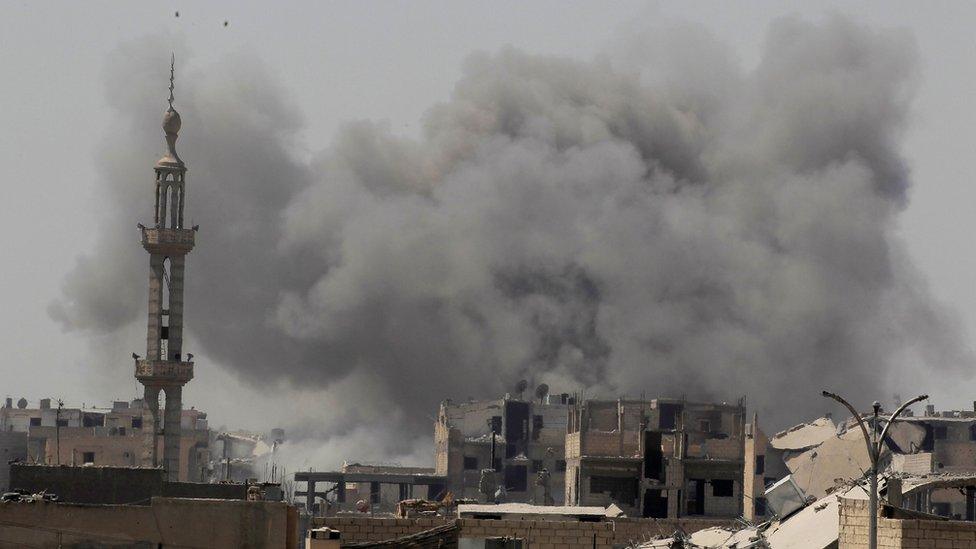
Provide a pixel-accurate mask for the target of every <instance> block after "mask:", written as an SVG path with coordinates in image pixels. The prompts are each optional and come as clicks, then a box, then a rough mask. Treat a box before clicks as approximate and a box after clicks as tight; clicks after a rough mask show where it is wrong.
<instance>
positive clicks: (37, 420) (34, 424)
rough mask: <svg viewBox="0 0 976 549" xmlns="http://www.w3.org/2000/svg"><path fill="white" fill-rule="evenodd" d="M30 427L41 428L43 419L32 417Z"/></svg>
mask: <svg viewBox="0 0 976 549" xmlns="http://www.w3.org/2000/svg"><path fill="white" fill-rule="evenodd" d="M30 426H31V427H40V426H41V418H39V417H32V418H30Z"/></svg>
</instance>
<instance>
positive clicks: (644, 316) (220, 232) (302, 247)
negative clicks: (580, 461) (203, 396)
mask: <svg viewBox="0 0 976 549" xmlns="http://www.w3.org/2000/svg"><path fill="white" fill-rule="evenodd" d="M915 56H916V53H915V48H914V44H913V42H912V39H911V37H910V36H908V35H907V34H905V33H903V32H889V31H883V32H878V31H873V30H870V29H866V28H863V27H861V26H858V25H856V24H854V23H852V22H850V21H847V20H845V19H843V18H840V17H834V18H829V19H827V20H826V21H824V22H822V23H817V24H813V23H809V22H804V21H800V20H795V19H784V20H780V21H777V22H775V23H774V24H773V25H772V26H771V28H770V30H769V33H768V37H767V40H766V43H765V46H764V48H763V51H762V55H761V60H760V62H759V64H758V66H757V67H755V68H754V69H751V70H743V69H741V68H739V66H738V65H737V63H736V61H735V60H734V59H732V58H731V57H730V56H729V54H728V53H727V48H725V47H724V45H722V44H720V43H718V42H717V41H716V40H715V39H714V38H712V37H710V36H708V35H707V33H704V32H703V31H701V30H700V29H692V30H691V32H682V33H679V34H678V35H677V36H676V37H671V38H667V37H665V38H662V37H661V36H655V37H654V39H653V40H639V41H636V42H634V43H632V44H630V45H629V46H628V47H626V48H623V49H622V53H621V55H617V56H612V57H609V58H607V59H601V60H598V61H593V62H583V61H577V60H573V59H565V58H558V57H543V56H536V55H530V54H527V53H523V52H520V51H517V50H513V49H505V50H502V51H500V52H498V53H495V54H476V55H472V56H470V57H469V58H468V60H467V61H466V63H465V66H464V71H463V76H462V78H461V79H460V81H459V82H458V83H457V85H456V88H455V89H454V92H453V94H452V96H451V98H450V100H449V101H447V102H446V103H443V104H438V105H435V106H434V107H432V108H431V109H430V111H429V112H428V114H427V116H426V125H425V131H424V133H423V135H422V136H421V137H420V138H419V139H413V138H406V137H402V136H399V135H397V134H395V133H394V132H392V131H391V130H390V128H388V127H387V126H385V125H383V124H379V123H374V122H368V121H360V122H352V123H349V124H347V125H346V126H345V127H343V128H342V129H341V130H340V131H339V132H338V134H337V135H336V137H335V141H334V143H333V144H332V145H331V146H330V147H329V148H328V149H326V150H325V151H323V152H322V153H321V154H319V155H318V156H316V157H315V158H314V159H313V160H312V161H310V162H305V161H303V160H301V159H299V158H298V157H297V156H296V155H295V154H294V153H293V151H295V150H296V149H297V147H296V142H297V140H298V136H299V135H300V132H301V120H302V117H301V115H300V114H299V113H298V112H297V111H296V110H295V109H294V108H293V107H292V106H291V104H290V100H289V98H288V96H287V94H286V93H285V92H284V91H283V90H281V89H279V88H277V87H276V86H274V85H273V84H271V83H269V82H273V81H274V78H273V77H272V76H269V74H268V72H269V71H267V70H266V69H265V68H263V67H261V66H260V65H259V64H255V61H254V59H253V58H252V57H247V58H244V57H241V58H237V59H228V60H225V61H223V62H221V63H220V64H219V65H215V66H213V67H206V68H205V70H197V71H193V72H192V74H188V75H186V76H183V77H181V81H180V84H179V86H178V90H179V94H178V98H177V105H178V107H179V109H180V110H181V112H182V115H183V120H184V129H183V132H182V133H183V135H182V137H181V141H180V145H179V148H180V150H181V151H182V155H183V157H184V158H185V159H186V160H187V162H188V164H189V166H190V175H189V182H190V183H189V191H188V194H189V212H190V215H191V216H193V217H194V218H195V220H196V221H197V222H199V223H200V224H201V226H202V228H201V231H200V233H199V245H198V248H197V250H195V251H194V253H193V254H192V255H191V257H190V259H189V263H188V274H187V276H188V284H189V286H188V289H187V294H188V295H187V303H188V305H187V314H188V315H189V318H190V320H189V325H190V330H191V331H192V332H193V333H194V334H195V337H196V340H197V341H198V342H199V343H198V344H199V345H202V346H203V350H204V351H205V352H206V354H207V356H209V357H212V358H213V359H214V360H216V361H218V362H219V363H220V364H221V365H223V366H224V367H226V368H229V369H231V370H233V371H234V372H237V373H238V374H239V375H240V376H242V377H243V378H245V379H246V380H248V381H250V382H254V383H261V382H266V381H267V380H269V379H278V380H284V381H285V382H287V383H288V384H290V385H291V386H293V387H295V388H299V387H300V388H301V391H300V392H301V393H302V394H304V395H308V394H315V393H316V392H318V391H321V394H324V395H327V396H328V398H329V399H330V400H329V410H330V414H329V416H330V417H329V419H328V420H327V421H325V422H324V423H322V424H321V425H320V426H318V427H316V426H306V427H304V428H302V431H301V432H302V434H303V436H308V437H347V438H348V439H349V440H353V441H360V442H361V441H362V439H363V436H364V435H363V433H369V432H371V431H369V426H370V425H373V424H375V423H374V422H378V421H380V420H384V421H385V424H386V425H387V426H386V427H384V428H383V429H382V430H378V431H374V432H377V433H382V436H383V437H384V442H383V443H382V444H381V446H382V447H383V448H385V449H386V450H385V451H387V452H389V453H390V454H394V453H396V452H401V451H409V447H410V444H411V443H410V441H411V440H412V439H413V438H414V437H416V436H417V435H425V436H429V431H430V425H429V420H428V419H427V418H428V416H429V415H430V414H432V413H433V411H434V410H435V408H436V405H437V402H438V401H439V400H441V399H442V398H446V397H453V398H464V397H467V396H476V397H479V396H491V395H497V394H499V393H501V392H505V391H509V390H511V387H512V386H513V384H514V382H515V381H517V380H518V379H520V378H527V379H530V380H532V381H533V382H534V383H541V382H546V383H548V384H549V385H550V386H552V387H553V388H554V389H558V390H570V391H571V390H576V389H579V388H586V389H587V390H588V391H589V392H590V393H599V394H603V395H605V396H615V395H617V394H619V393H628V394H631V395H636V394H637V393H639V392H640V391H645V392H646V393H647V394H648V395H649V396H656V395H661V396H678V395H687V396H689V397H696V398H715V399H722V400H731V399H734V398H736V397H737V396H739V395H747V396H748V398H749V400H750V403H751V404H754V405H755V406H756V409H758V410H759V411H760V413H765V414H768V415H769V416H772V417H774V418H775V419H776V421H778V422H780V423H784V422H791V421H799V420H802V419H804V417H805V416H806V415H808V414H813V413H819V412H820V411H822V410H823V409H824V405H823V403H822V401H821V398H820V396H819V390H820V388H822V387H836V388H838V390H843V391H845V392H847V393H849V394H852V395H859V396H864V397H865V398H869V397H867V396H865V395H870V394H876V393H877V389H876V388H877V387H879V386H880V387H882V388H883V390H885V391H890V390H898V389H900V388H902V387H904V386H906V385H903V384H902V383H903V382H908V381H911V380H915V381H917V380H918V374H915V375H916V377H914V378H913V377H911V376H912V375H913V374H911V372H912V371H916V372H917V371H919V370H918V368H917V366H918V363H922V364H924V365H925V366H924V371H926V372H936V373H950V372H959V371H961V370H963V369H964V368H966V367H968V366H969V365H971V364H972V359H971V356H970V355H969V353H968V350H966V349H965V348H964V347H963V346H962V345H961V344H960V342H959V339H958V330H957V328H956V326H955V324H954V323H953V322H952V321H951V320H947V319H946V315H945V314H944V313H943V312H942V311H941V310H940V309H939V307H937V306H935V305H934V304H933V303H932V300H931V299H930V298H929V296H928V295H927V291H926V289H925V284H924V282H923V281H921V280H920V279H919V277H918V275H917V273H916V272H915V271H914V269H913V268H912V266H911V264H910V262H909V261H908V260H907V259H906V258H905V250H904V246H903V244H902V243H901V242H900V241H899V239H898V238H897V236H896V234H895V229H896V222H897V216H898V213H899V211H900V210H902V209H903V208H904V206H905V204H906V201H907V192H908V189H909V183H910V178H909V170H908V168H907V166H906V164H905V161H904V159H903V157H902V155H901V153H900V151H899V141H900V136H901V134H902V132H903V131H904V128H905V123H906V117H907V115H908V112H909V105H910V102H911V99H912V93H913V90H914V87H915V83H916V60H915ZM164 57H165V56H164V55H163V53H161V52H156V51H152V52H150V51H147V50H146V49H145V48H143V47H141V46H131V47H126V48H123V49H122V50H121V51H120V53H119V54H118V58H117V59H114V60H113V62H112V63H111V64H110V65H111V66H112V68H111V69H110V71H109V74H108V78H107V80H108V89H109V98H110V100H111V102H112V104H113V105H114V106H115V107H116V108H117V114H118V120H117V123H116V125H115V128H114V129H113V131H112V132H111V133H110V134H109V136H108V137H107V138H106V141H105V144H104V146H103V153H102V154H101V157H102V160H103V162H102V165H103V166H104V167H105V173H104V176H105V178H104V180H105V186H104V188H103V191H102V193H101V194H102V196H105V197H108V198H109V205H108V206H107V207H106V210H105V212H104V223H103V231H102V234H103V238H102V239H101V240H100V242H99V246H98V248H97V249H96V250H95V251H94V252H93V253H92V254H91V255H89V256H85V257H83V258H82V259H81V260H80V261H79V263H78V265H77V267H76V268H75V269H74V271H72V272H71V273H70V275H69V276H68V277H67V279H66V283H65V287H64V296H63V297H62V298H61V299H60V300H59V301H57V302H56V303H55V304H54V305H52V315H53V316H54V317H55V318H57V319H59V320H61V321H62V322H63V323H64V325H65V326H66V327H68V328H70V329H78V330H89V331H91V332H95V333H100V334H105V333H113V332H120V331H121V330H122V328H123V327H125V326H128V325H132V323H137V324H138V323H141V322H142V321H143V320H142V317H141V315H142V314H143V311H144V307H145V305H144V303H143V302H144V300H145V299H144V292H145V281H144V278H145V270H146V269H145V263H146V258H145V257H144V253H143V252H142V251H141V250H140V249H139V247H138V245H137V244H136V242H135V230H134V224H135V222H136V221H138V220H145V219H148V218H149V217H150V212H149V211H148V209H149V207H150V206H151V199H150V198H151V190H150V189H151V177H150V173H149V169H148V168H149V165H150V163H151V162H152V161H153V160H154V159H155V158H153V157H152V155H151V152H152V151H158V150H160V149H161V143H162V138H161V133H160V130H158V124H159V122H158V120H157V119H158V118H159V114H158V113H159V112H160V110H161V108H160V103H161V99H160V91H159V90H160V87H161V86H160V85H158V84H159V80H160V74H161V73H162V72H163V71H162V69H159V67H165V65H166V59H164ZM147 67H151V68H152V70H149V69H147ZM149 76H151V77H149ZM149 83H152V84H153V85H152V86H150V85H149ZM137 213H138V214H140V215H139V216H138V217H137V216H136V214H137ZM912 367H916V368H915V369H914V370H913V369H912ZM929 368H930V369H929ZM902 376H904V377H902ZM879 384H880V385H879ZM338 388H341V390H339V389H338ZM295 390H296V391H297V390H298V389H295ZM885 394H887V393H885ZM387 412H391V413H392V416H390V417H389V418H387V417H386V416H384V414H386V413H387ZM384 418H385V419H384ZM390 418H392V419H390ZM390 425H393V427H390ZM364 429H365V431H364ZM380 452H381V451H380ZM349 457H354V456H349Z"/></svg>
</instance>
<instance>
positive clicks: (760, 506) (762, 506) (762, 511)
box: [755, 498, 766, 517]
mask: <svg viewBox="0 0 976 549" xmlns="http://www.w3.org/2000/svg"><path fill="white" fill-rule="evenodd" d="M755 502H756V516H757V517H764V516H766V498H756V499H755Z"/></svg>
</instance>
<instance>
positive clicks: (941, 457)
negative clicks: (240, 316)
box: [743, 404, 976, 520]
mask: <svg viewBox="0 0 976 549" xmlns="http://www.w3.org/2000/svg"><path fill="white" fill-rule="evenodd" d="M889 417H890V416H889V415H887V414H882V415H881V416H880V417H879V420H880V421H879V425H878V426H877V427H876V428H877V429H878V430H879V431H880V429H881V427H882V426H883V425H881V424H880V423H886V422H887V420H888V418H889ZM865 419H868V418H865ZM871 422H873V419H871V420H870V421H869V423H871ZM884 445H885V448H886V450H887V452H886V453H885V456H884V459H885V462H884V464H883V465H884V466H886V467H888V468H890V469H891V470H892V471H893V472H895V473H900V474H910V475H917V476H918V475H922V476H924V475H929V474H963V475H967V474H976V459H974V456H976V411H959V410H952V411H936V409H935V406H934V405H931V404H930V405H928V406H926V408H925V412H924V414H923V415H921V416H914V415H913V414H912V413H911V410H906V412H905V413H904V414H902V415H901V416H899V418H898V420H897V421H896V422H895V423H894V424H893V425H892V426H891V428H890V429H889V430H888V434H887V436H886V438H885V440H884ZM746 448H747V460H746V461H747V463H746V465H745V468H746V470H745V478H746V479H747V484H748V483H750V482H751V484H748V486H747V487H748V490H747V491H746V493H745V495H744V503H743V507H744V514H743V516H744V517H745V518H746V519H748V520H761V519H763V518H769V517H771V516H772V514H771V510H769V509H767V507H766V504H765V497H764V495H763V492H764V490H765V489H766V488H768V487H769V485H770V484H771V483H772V482H775V481H776V480H779V479H781V478H783V477H785V476H786V475H790V477H791V479H792V482H793V483H794V484H795V485H796V486H797V487H798V488H799V489H800V490H802V491H803V493H804V495H806V496H809V497H813V498H821V497H823V496H825V495H826V494H828V493H830V492H831V491H832V490H833V489H834V488H835V487H836V486H837V485H838V484H839V483H843V482H845V481H847V480H849V479H856V478H860V477H861V476H863V473H864V471H867V470H868V469H869V467H870V464H871V460H870V458H869V457H868V454H867V449H866V447H865V445H864V437H863V435H862V433H861V431H860V429H859V428H858V427H857V424H856V422H855V420H854V419H853V418H850V419H848V420H846V421H843V422H840V423H839V424H834V422H833V421H832V420H831V419H830V418H829V417H822V418H819V419H816V420H814V421H811V422H809V423H803V424H800V425H797V426H795V427H792V428H790V429H788V430H786V431H782V432H780V433H777V434H776V435H775V436H773V437H767V436H766V435H765V434H764V433H763V432H762V430H761V429H760V428H759V423H758V419H757V418H754V419H753V422H752V424H751V425H750V427H749V429H748V433H747V442H746ZM759 471H763V472H762V473H759ZM750 472H751V473H753V474H752V475H750V474H749V473H750ZM750 476H751V480H750ZM750 501H751V502H753V505H751V506H750ZM966 502H967V496H966V495H965V494H963V493H960V491H959V490H947V491H943V492H942V493H940V494H937V495H936V496H935V499H932V500H930V501H929V502H927V503H926V505H924V506H923V507H925V512H928V513H931V514H935V515H939V516H944V517H956V518H962V517H966V516H967V503H966ZM760 511H761V512H760Z"/></svg>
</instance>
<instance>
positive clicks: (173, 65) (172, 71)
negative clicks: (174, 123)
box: [169, 53, 176, 110]
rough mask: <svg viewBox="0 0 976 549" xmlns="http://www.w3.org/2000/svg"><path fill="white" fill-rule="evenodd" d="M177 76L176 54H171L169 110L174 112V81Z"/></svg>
mask: <svg viewBox="0 0 976 549" xmlns="http://www.w3.org/2000/svg"><path fill="white" fill-rule="evenodd" d="M175 74H176V53H171V54H170V58H169V110H173V99H174V97H173V81H174V80H175Z"/></svg>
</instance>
